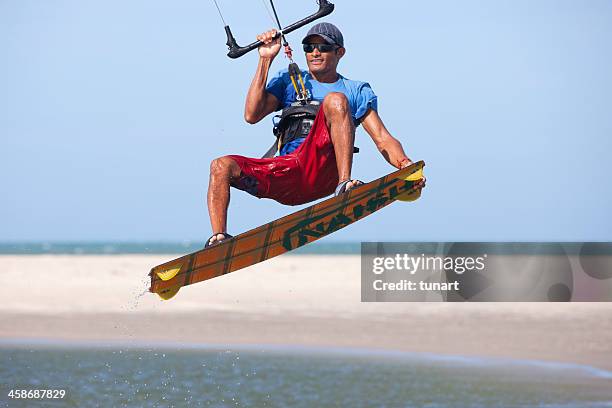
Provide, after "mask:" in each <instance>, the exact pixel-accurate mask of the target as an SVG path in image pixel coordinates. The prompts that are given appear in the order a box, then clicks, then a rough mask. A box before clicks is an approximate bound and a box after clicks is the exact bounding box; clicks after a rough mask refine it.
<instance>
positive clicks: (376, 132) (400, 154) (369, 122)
mask: <svg viewBox="0 0 612 408" xmlns="http://www.w3.org/2000/svg"><path fill="white" fill-rule="evenodd" d="M361 124H362V125H363V128H364V129H365V130H366V132H368V134H369V135H370V137H371V138H372V140H373V141H374V143H375V144H376V147H377V148H378V151H379V152H380V153H381V154H382V155H383V157H384V158H385V160H387V161H388V162H389V164H391V165H392V166H394V167H397V168H398V169H401V168H404V167H406V166H409V165H411V164H412V160H410V159H409V158H408V156H406V153H404V149H403V148H402V144H401V143H400V142H399V140H397V139H396V138H394V137H393V136H391V134H390V133H389V131H388V130H387V128H386V127H385V124H384V123H383V121H382V119H380V116H378V113H377V112H376V111H375V110H374V109H369V110H368V112H367V113H366V114H365V116H364V117H363V120H362V122H361Z"/></svg>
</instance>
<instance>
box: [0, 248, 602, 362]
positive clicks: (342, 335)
mask: <svg viewBox="0 0 612 408" xmlns="http://www.w3.org/2000/svg"><path fill="white" fill-rule="evenodd" d="M174 257H176V256H175V255H3V256H0V268H1V269H2V271H3V272H4V273H2V274H1V275H0V283H1V285H2V287H3V288H4V296H3V297H4V299H3V300H4V302H3V307H2V310H1V311H0V339H1V341H3V342H5V343H6V342H8V343H11V344H24V345H27V344H30V343H32V344H35V343H36V342H40V341H52V342H56V341H59V342H61V341H69V342H80V343H83V342H84V343H89V342H90V343H92V344H93V343H95V344H114V343H121V344H130V343H133V344H160V343H161V344H164V343H182V344H215V345H225V346H228V347H230V346H232V345H234V346H240V345H250V344H251V345H253V344H256V345H272V346H274V345H281V346H285V345H290V346H306V347H333V348H366V349H377V350H393V351H408V352H418V353H420V352H422V353H437V354H443V355H458V356H480V357H499V358H512V359H535V360H540V361H545V362H562V363H575V364H584V365H589V366H593V367H596V368H600V369H604V370H612V304H610V303H462V304H458V303H362V302H361V301H360V273H359V256H358V255H334V256H327V255H299V256H282V257H279V258H276V259H272V260H269V261H267V262H264V263H262V264H259V265H255V266H253V267H250V268H248V269H245V270H241V271H238V272H235V273H232V274H229V275H226V276H223V277H219V278H216V279H213V280H211V281H208V282H205V283H199V284H195V285H192V286H189V287H185V288H183V289H181V291H180V292H179V293H178V295H177V296H176V297H175V298H173V299H172V300H170V301H161V300H160V299H159V298H158V297H157V295H155V294H151V293H148V292H146V289H147V287H148V279H147V273H148V271H149V270H150V268H151V267H152V266H154V265H156V264H159V263H161V262H164V261H167V260H169V259H172V258H174Z"/></svg>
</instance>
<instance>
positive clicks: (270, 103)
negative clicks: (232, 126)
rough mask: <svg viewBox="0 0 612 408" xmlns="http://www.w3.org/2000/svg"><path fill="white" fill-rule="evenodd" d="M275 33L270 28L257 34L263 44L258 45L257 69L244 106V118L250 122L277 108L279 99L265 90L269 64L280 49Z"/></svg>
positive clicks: (278, 39) (257, 120)
mask: <svg viewBox="0 0 612 408" xmlns="http://www.w3.org/2000/svg"><path fill="white" fill-rule="evenodd" d="M275 35H276V30H270V31H267V32H265V33H263V34H261V35H258V36H257V40H259V41H261V42H263V45H261V46H260V47H259V63H258V64H257V71H256V72H255V77H254V78H253V81H252V82H251V86H250V87H249V92H248V93H247V97H246V103H245V106H244V119H245V120H246V121H247V122H248V123H251V124H253V123H257V122H259V121H260V120H262V119H263V118H265V117H266V116H268V115H269V114H270V113H272V112H274V111H275V110H276V108H278V104H279V101H278V99H277V98H276V96H274V95H272V94H271V93H269V92H267V91H266V83H267V82H268V72H269V71H270V66H271V65H272V61H273V60H274V57H276V55H277V54H278V51H279V50H280V38H277V39H276V40H275V39H273V38H274V36H275Z"/></svg>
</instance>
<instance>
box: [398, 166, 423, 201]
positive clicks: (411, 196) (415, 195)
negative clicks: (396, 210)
mask: <svg viewBox="0 0 612 408" xmlns="http://www.w3.org/2000/svg"><path fill="white" fill-rule="evenodd" d="M422 178H423V169H422V168H421V169H418V170H417V171H415V172H414V173H412V174H409V175H408V176H407V177H405V178H404V180H406V181H417V180H420V179H422ZM419 197H421V189H420V188H419V189H418V190H414V191H409V192H407V193H402V194H400V195H398V196H397V200H399V201H415V200H418V199H419Z"/></svg>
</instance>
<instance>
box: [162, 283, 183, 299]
mask: <svg viewBox="0 0 612 408" xmlns="http://www.w3.org/2000/svg"><path fill="white" fill-rule="evenodd" d="M180 289H181V285H176V286H171V287H169V288H164V289H162V290H160V291H159V292H157V296H159V297H160V298H161V299H162V300H170V299H172V298H173V297H174V296H176V294H177V293H178V291H179V290H180Z"/></svg>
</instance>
